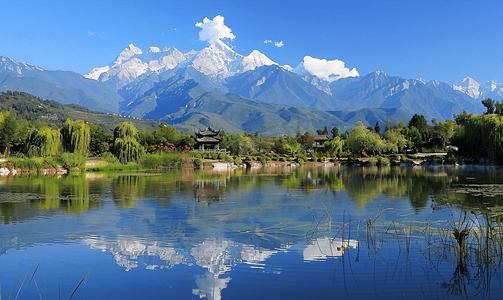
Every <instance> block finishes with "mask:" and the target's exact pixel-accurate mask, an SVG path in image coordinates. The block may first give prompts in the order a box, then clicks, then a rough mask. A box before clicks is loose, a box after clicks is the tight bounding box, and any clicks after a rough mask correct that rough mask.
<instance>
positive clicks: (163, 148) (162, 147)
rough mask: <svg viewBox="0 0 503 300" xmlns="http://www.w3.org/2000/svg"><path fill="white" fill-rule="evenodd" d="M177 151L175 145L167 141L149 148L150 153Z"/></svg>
mask: <svg viewBox="0 0 503 300" xmlns="http://www.w3.org/2000/svg"><path fill="white" fill-rule="evenodd" d="M174 151H175V145H173V144H171V143H170V142H166V143H164V144H163V143H159V144H155V145H154V146H152V148H149V152H150V153H162V152H164V153H171V152H174Z"/></svg>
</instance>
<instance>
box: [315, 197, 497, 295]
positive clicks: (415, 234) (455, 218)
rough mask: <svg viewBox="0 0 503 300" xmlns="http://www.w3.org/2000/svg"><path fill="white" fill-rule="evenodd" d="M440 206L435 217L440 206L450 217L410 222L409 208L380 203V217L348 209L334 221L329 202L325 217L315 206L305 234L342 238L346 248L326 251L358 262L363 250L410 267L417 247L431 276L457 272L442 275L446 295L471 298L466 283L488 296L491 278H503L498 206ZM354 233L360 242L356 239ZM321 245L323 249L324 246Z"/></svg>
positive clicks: (376, 258)
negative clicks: (360, 216)
mask: <svg viewBox="0 0 503 300" xmlns="http://www.w3.org/2000/svg"><path fill="white" fill-rule="evenodd" d="M441 206H442V207H436V208H435V207H434V213H433V215H432V217H434V214H435V209H436V211H440V210H442V211H443V212H447V213H448V216H449V217H448V218H447V219H443V220H434V221H428V220H427V221H424V222H419V221H416V222H414V221H409V222H407V221H406V220H407V215H408V214H409V213H410V214H413V212H410V211H409V210H404V211H398V210H396V209H393V208H387V209H381V208H380V207H379V208H378V209H377V211H376V214H375V217H373V218H369V219H368V220H367V219H364V220H357V221H356V220H351V217H350V216H348V215H346V214H345V213H344V214H343V215H342V220H339V221H338V222H333V220H332V218H331V215H332V212H333V211H329V210H328V209H327V208H326V206H324V207H323V210H322V211H321V216H320V212H316V211H315V210H311V213H312V215H313V217H312V222H311V228H310V229H309V230H308V231H307V233H306V238H307V240H308V241H309V243H311V244H314V245H316V244H317V243H319V242H320V241H321V239H322V238H326V237H329V238H330V239H331V241H332V244H333V243H335V242H336V241H337V242H338V243H339V242H341V244H342V247H338V248H334V249H332V247H330V250H329V252H330V253H325V254H326V255H327V256H331V257H332V258H334V261H335V256H336V254H340V253H342V256H346V255H348V257H349V254H350V253H352V252H354V253H355V254H356V259H355V262H358V261H359V260H360V259H361V254H365V252H366V257H367V259H368V260H374V261H376V262H377V261H380V262H381V263H384V264H391V265H395V266H396V267H399V266H405V267H407V268H408V266H410V264H411V256H412V255H411V251H414V254H413V255H414V257H415V258H416V262H417V263H418V264H419V266H420V267H421V268H422V269H423V270H424V272H425V274H428V275H427V276H434V275H433V274H439V275H440V274H441V273H442V272H444V273H445V270H446V269H452V270H453V271H452V276H450V277H449V275H448V276H442V275H441V277H442V280H443V282H442V283H441V284H440V288H442V289H443V290H444V291H443V292H445V293H446V294H449V295H451V294H452V295H463V296H464V298H468V296H469V294H468V292H467V289H466V287H467V286H470V287H471V288H474V289H475V292H476V293H477V294H478V295H483V296H489V292H490V281H491V278H493V277H495V276H496V277H498V278H500V276H501V268H500V266H501V264H502V262H503V219H502V217H501V216H502V214H501V213H499V212H498V211H497V210H495V209H487V208H485V209H484V208H481V209H480V211H478V212H474V211H463V210H458V209H454V208H453V206H452V205H449V204H442V205H441ZM384 215H386V218H384ZM433 219H434V218H433ZM406 223H408V224H406ZM355 227H356V232H355ZM355 233H356V234H355ZM351 234H353V238H356V242H355V240H352V239H351ZM350 245H353V246H354V247H351V246H350ZM331 246H332V245H331ZM319 248H320V250H321V249H322V247H321V246H320V247H319ZM336 251H339V252H337V253H336ZM343 261H344V259H343ZM349 262H350V263H351V260H349ZM445 264H447V265H452V268H443V269H442V268H441V267H440V265H445ZM334 266H335V264H334ZM355 280H356V279H355Z"/></svg>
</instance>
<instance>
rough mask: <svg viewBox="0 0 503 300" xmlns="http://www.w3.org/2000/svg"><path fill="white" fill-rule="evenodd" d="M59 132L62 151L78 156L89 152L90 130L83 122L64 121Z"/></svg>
mask: <svg viewBox="0 0 503 300" xmlns="http://www.w3.org/2000/svg"><path fill="white" fill-rule="evenodd" d="M60 132H61V139H62V143H63V149H64V150H66V151H68V152H70V153H76V154H80V155H83V154H85V153H87V152H88V151H89V144H90V142H91V128H90V127H89V125H88V124H86V123H85V122H84V121H83V120H76V121H72V120H70V119H66V121H65V123H64V124H63V127H62V128H61V130H60Z"/></svg>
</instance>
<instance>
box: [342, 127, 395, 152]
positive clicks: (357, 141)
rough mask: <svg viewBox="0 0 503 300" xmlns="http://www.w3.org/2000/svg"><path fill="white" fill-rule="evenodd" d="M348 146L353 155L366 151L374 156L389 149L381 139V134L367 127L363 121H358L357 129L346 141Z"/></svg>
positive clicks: (353, 130) (352, 131)
mask: <svg viewBox="0 0 503 300" xmlns="http://www.w3.org/2000/svg"><path fill="white" fill-rule="evenodd" d="M346 146H347V147H348V148H349V150H351V152H352V153H361V152H362V151H365V152H367V153H372V154H373V155H376V154H380V153H381V152H383V151H386V150H387V149H388V146H387V145H386V143H385V142H384V141H383V140H382V139H381V137H380V136H379V134H377V133H375V132H372V131H371V130H370V129H368V128H367V127H365V125H364V124H363V122H361V121H358V122H357V123H356V127H355V128H353V129H352V130H351V133H350V134H349V136H348V138H347V139H346Z"/></svg>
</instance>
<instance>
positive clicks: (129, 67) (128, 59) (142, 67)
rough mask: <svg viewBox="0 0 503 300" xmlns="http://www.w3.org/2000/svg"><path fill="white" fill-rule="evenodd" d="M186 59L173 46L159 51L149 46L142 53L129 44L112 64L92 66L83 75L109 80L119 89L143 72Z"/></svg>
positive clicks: (158, 70)
mask: <svg viewBox="0 0 503 300" xmlns="http://www.w3.org/2000/svg"><path fill="white" fill-rule="evenodd" d="M186 59H187V56H186V55H185V54H183V53H182V52H180V51H178V50H177V49H176V48H175V47H170V48H164V49H163V50H162V51H161V49H160V48H159V47H156V46H151V47H150V49H149V51H148V52H147V53H143V51H142V50H141V49H140V48H139V47H137V46H135V45H133V44H130V45H129V48H126V49H124V50H123V51H122V52H121V53H120V54H119V56H118V57H117V59H116V60H115V62H114V63H113V64H109V65H107V66H104V67H101V68H94V69H93V70H91V72H89V74H87V75H86V76H85V77H86V78H90V79H94V80H99V81H102V82H104V81H110V83H111V84H112V86H113V87H114V88H116V89H120V88H122V87H123V86H125V85H127V84H129V83H130V82H132V81H134V80H135V79H136V78H138V77H139V76H140V75H142V74H144V73H148V72H157V73H158V72H162V71H166V70H171V69H173V68H174V67H176V66H177V65H178V64H179V63H180V62H182V61H184V60H186Z"/></svg>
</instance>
